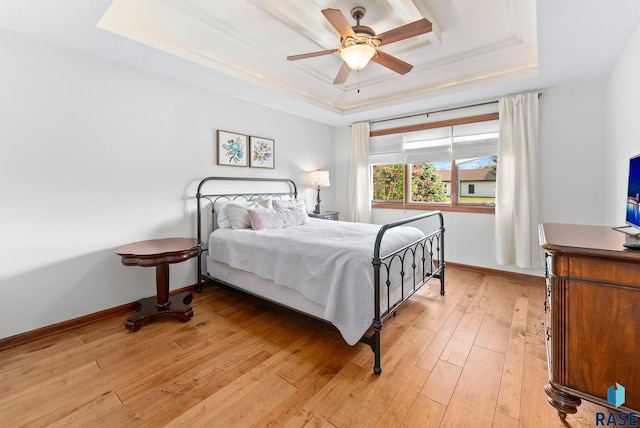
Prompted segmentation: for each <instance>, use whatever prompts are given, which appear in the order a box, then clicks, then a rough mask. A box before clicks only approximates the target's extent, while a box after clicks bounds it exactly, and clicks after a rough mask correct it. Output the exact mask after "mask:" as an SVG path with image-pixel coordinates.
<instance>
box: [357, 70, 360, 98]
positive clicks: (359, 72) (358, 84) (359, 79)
mask: <svg viewBox="0 0 640 428" xmlns="http://www.w3.org/2000/svg"><path fill="white" fill-rule="evenodd" d="M356 73H358V93H360V70H358V71H356Z"/></svg>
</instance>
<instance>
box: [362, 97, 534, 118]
mask: <svg viewBox="0 0 640 428" xmlns="http://www.w3.org/2000/svg"><path fill="white" fill-rule="evenodd" d="M541 96H542V92H538V98H540V97H541ZM497 102H499V101H498V100H493V101H485V102H483V103H477V104H469V105H466V106H459V107H450V108H445V109H441V110H433V111H426V112H423V113H415V114H409V115H406V116H399V117H389V118H386V119H379V120H371V121H369V123H370V124H371V123H382V122H388V121H391V120H398V119H407V118H410V117H416V116H424V115H427V116H429V115H430V114H433V113H443V112H445V111H452V110H461V109H463V108H470V107H479V106H486V105H489V104H495V103H497Z"/></svg>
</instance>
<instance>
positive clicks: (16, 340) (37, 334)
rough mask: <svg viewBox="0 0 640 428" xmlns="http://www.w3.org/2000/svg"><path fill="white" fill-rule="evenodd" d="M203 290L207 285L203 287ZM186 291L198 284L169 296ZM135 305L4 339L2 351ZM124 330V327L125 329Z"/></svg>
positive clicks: (0, 341)
mask: <svg viewBox="0 0 640 428" xmlns="http://www.w3.org/2000/svg"><path fill="white" fill-rule="evenodd" d="M202 286H203V288H204V287H206V286H207V285H206V284H203V285H202ZM184 291H191V292H194V291H196V284H193V285H189V286H187V287H183V288H180V289H177V290H172V291H171V292H170V293H169V294H170V295H172V296H173V295H175V294H180V293H182V292H184ZM135 303H136V302H131V303H126V304H124V305H120V306H116V307H113V308H109V309H105V310H103V311H99V312H94V313H92V314H88V315H85V316H82V317H78V318H74V319H71V320H68V321H62V322H59V323H56V324H52V325H48V326H46V327H42V328H38V329H36V330H31V331H27V332H26V333H20V334H17V335H15V336H10V337H7V338H4V339H0V351H3V350H5V349H9V348H13V347H15V346H18V345H24V344H25V343H29V342H33V341H34V340H38V339H42V338H44V337H47V336H51V335H54V334H56V333H60V332H63V331H67V330H71V329H72V328H77V327H81V326H83V325H87V324H91V323H92V322H96V321H100V320H103V319H106V318H110V317H113V316H118V315H123V314H126V313H127V312H134V311H135ZM123 325H124V323H123ZM123 328H124V327H123Z"/></svg>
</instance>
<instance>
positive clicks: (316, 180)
mask: <svg viewBox="0 0 640 428" xmlns="http://www.w3.org/2000/svg"><path fill="white" fill-rule="evenodd" d="M309 185H310V186H313V187H329V186H330V185H331V184H330V183H329V171H311V172H310V173H309Z"/></svg>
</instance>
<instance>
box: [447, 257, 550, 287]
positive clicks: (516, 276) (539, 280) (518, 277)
mask: <svg viewBox="0 0 640 428" xmlns="http://www.w3.org/2000/svg"><path fill="white" fill-rule="evenodd" d="M447 267H453V268H456V269H464V270H471V271H474V272H478V273H482V274H486V275H495V276H501V277H502V278H507V279H512V280H514V281H523V282H532V283H534V284H540V285H545V279H544V277H543V276H537V275H529V274H526V273H519V272H511V271H506V270H500V269H491V268H484V267H479V266H472V265H465V264H462V263H455V262H447Z"/></svg>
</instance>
